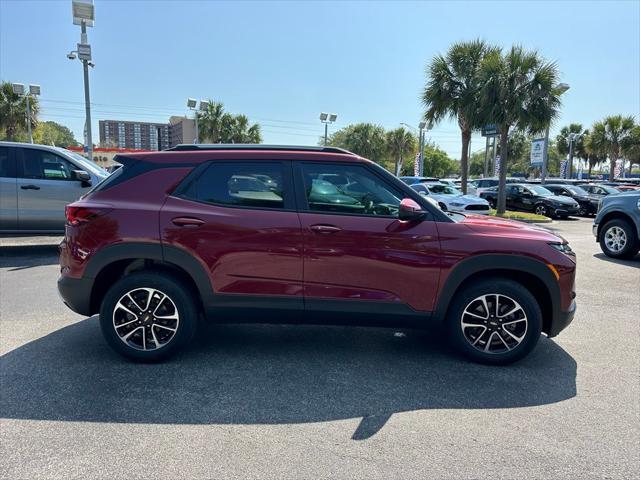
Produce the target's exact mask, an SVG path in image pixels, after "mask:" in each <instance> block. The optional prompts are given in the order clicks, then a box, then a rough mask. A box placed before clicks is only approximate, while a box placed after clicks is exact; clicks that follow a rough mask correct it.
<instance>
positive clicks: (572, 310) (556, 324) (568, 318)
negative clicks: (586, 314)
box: [548, 300, 576, 337]
mask: <svg viewBox="0 0 640 480" xmlns="http://www.w3.org/2000/svg"><path fill="white" fill-rule="evenodd" d="M575 314H576V301H575V300H573V301H572V302H571V305H570V306H569V310H567V311H566V312H560V314H559V315H558V316H557V318H555V319H554V321H553V323H552V324H551V328H550V329H549V332H548V335H549V337H555V336H556V335H558V334H559V333H560V332H561V331H562V330H564V329H565V328H567V327H568V326H569V324H570V323H571V322H572V321H573V317H574V316H575Z"/></svg>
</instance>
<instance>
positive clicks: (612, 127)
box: [591, 115, 635, 180]
mask: <svg viewBox="0 0 640 480" xmlns="http://www.w3.org/2000/svg"><path fill="white" fill-rule="evenodd" d="M634 126H635V122H634V120H633V117H631V116H628V117H623V116H622V115H613V116H610V117H606V118H605V119H604V120H602V121H601V122H596V123H594V124H593V128H592V129H591V143H592V146H593V147H594V148H595V149H598V150H600V151H605V152H607V154H608V155H609V179H610V180H613V177H614V176H615V170H616V162H617V161H618V159H619V158H620V154H621V153H622V149H623V147H624V146H625V144H626V142H628V141H629V138H630V136H631V134H632V132H633V127H634Z"/></svg>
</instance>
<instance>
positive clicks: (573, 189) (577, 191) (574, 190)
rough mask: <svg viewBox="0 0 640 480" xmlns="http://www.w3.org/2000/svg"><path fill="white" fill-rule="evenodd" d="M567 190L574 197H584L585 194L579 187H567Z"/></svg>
mask: <svg viewBox="0 0 640 480" xmlns="http://www.w3.org/2000/svg"><path fill="white" fill-rule="evenodd" d="M567 190H569V191H570V192H571V193H573V194H574V195H586V194H587V192H586V191H585V190H584V189H583V188H581V187H575V186H570V187H567Z"/></svg>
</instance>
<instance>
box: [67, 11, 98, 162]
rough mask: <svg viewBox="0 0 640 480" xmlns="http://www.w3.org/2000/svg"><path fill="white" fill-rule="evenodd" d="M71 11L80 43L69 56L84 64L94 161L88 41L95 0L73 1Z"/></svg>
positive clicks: (89, 148)
mask: <svg viewBox="0 0 640 480" xmlns="http://www.w3.org/2000/svg"><path fill="white" fill-rule="evenodd" d="M71 9H72V12H73V24H74V25H80V43H78V45H77V50H73V51H71V52H69V53H68V54H67V58H68V59H69V60H75V59H76V55H77V57H78V60H80V61H81V62H82V74H83V79H84V108H85V116H86V119H85V129H86V132H87V133H86V139H85V149H86V151H87V156H88V157H89V160H93V138H92V135H91V99H90V95H89V67H91V68H93V67H95V64H94V63H93V62H92V61H91V45H89V41H88V40H87V27H93V22H94V20H95V9H94V6H93V0H72V2H71Z"/></svg>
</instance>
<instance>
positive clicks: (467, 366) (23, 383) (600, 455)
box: [0, 219, 640, 478]
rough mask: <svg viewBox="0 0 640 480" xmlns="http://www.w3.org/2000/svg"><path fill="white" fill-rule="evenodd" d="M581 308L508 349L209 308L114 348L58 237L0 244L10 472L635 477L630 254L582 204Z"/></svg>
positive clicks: (562, 224) (634, 317)
mask: <svg viewBox="0 0 640 480" xmlns="http://www.w3.org/2000/svg"><path fill="white" fill-rule="evenodd" d="M548 228H552V229H554V230H556V231H557V232H558V233H559V234H561V235H562V236H564V237H565V238H567V239H568V240H569V242H570V243H571V245H572V247H573V248H574V250H575V251H576V252H577V255H578V265H579V267H578V277H577V292H578V298H577V300H578V313H577V314H576V318H575V320H574V323H573V324H572V325H571V326H570V327H569V328H568V329H567V330H565V331H564V332H562V333H561V334H560V336H558V337H557V338H555V339H553V340H548V339H542V341H541V342H540V344H539V346H538V347H537V349H536V350H535V351H534V352H533V353H532V354H531V355H530V356H529V357H527V358H526V359H524V360H523V361H521V362H520V363H518V364H516V365H514V366H511V367H487V366H482V365H477V364H472V363H469V362H466V361H464V360H461V359H459V358H458V357H455V356H454V355H453V354H452V353H451V352H450V351H449V350H448V349H447V348H446V347H444V346H442V342H441V341H440V340H439V338H438V336H437V335H436V334H434V333H432V332H431V333H430V332H418V331H411V330H403V331H402V332H394V331H393V330H382V329H358V328H347V327H345V328H338V327H301V326H248V325H236V326H216V327H210V328H208V329H207V331H206V332H204V333H203V334H202V335H201V336H200V338H199V339H198V341H197V342H196V344H195V345H194V346H193V347H191V348H189V349H188V350H187V351H186V352H183V353H182V354H180V355H178V356H177V357H176V358H174V359H173V360H171V361H169V362H167V363H165V364H159V365H138V364H133V363H129V362H126V361H124V360H123V359H122V358H120V357H118V356H117V355H116V354H115V353H113V352H112V351H111V350H110V349H109V348H108V347H107V346H106V344H105V343H104V341H103V339H102V335H101V334H100V331H99V326H98V322H97V319H96V317H92V318H90V319H84V318H82V317H80V316H78V315H75V314H74V313H72V312H71V311H70V310H68V309H67V308H66V307H64V305H62V303H61V301H60V300H59V298H58V295H57V292H56V285H55V281H56V279H57V276H58V266H57V256H56V249H55V247H53V246H46V245H44V246H43V245H33V246H21V242H20V241H15V240H12V242H11V243H7V242H5V243H4V245H13V246H4V247H2V249H1V250H0V289H1V291H0V355H2V357H1V359H0V380H1V384H0V387H1V388H0V440H1V443H0V472H1V473H0V474H1V475H2V476H3V478H33V477H63V476H64V477H83V478H92V477H101V478H105V477H116V478H124V477H126V478H151V477H154V478H175V477H185V478H211V477H222V476H224V477H231V478H248V477H266V478H283V477H284V478H318V477H321V478H390V477H397V478H428V477H430V478H514V477H522V478H602V477H608V478H631V477H636V476H637V475H638V472H639V471H640V456H639V454H638V449H637V447H638V446H639V443H640V426H639V425H640V401H639V398H640V388H639V384H638V374H639V373H640V372H639V368H640V364H639V358H640V356H639V354H640V342H639V338H640V336H639V334H640V327H639V324H638V319H639V318H640V307H639V300H638V298H639V297H640V287H639V285H640V257H636V259H635V260H633V261H626V262H622V261H613V260H611V259H608V258H607V257H605V256H604V255H603V254H602V253H601V251H600V248H599V246H598V245H597V244H596V243H595V241H594V238H593V236H592V235H591V220H589V219H576V220H568V221H559V222H554V223H553V224H551V225H548Z"/></svg>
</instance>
